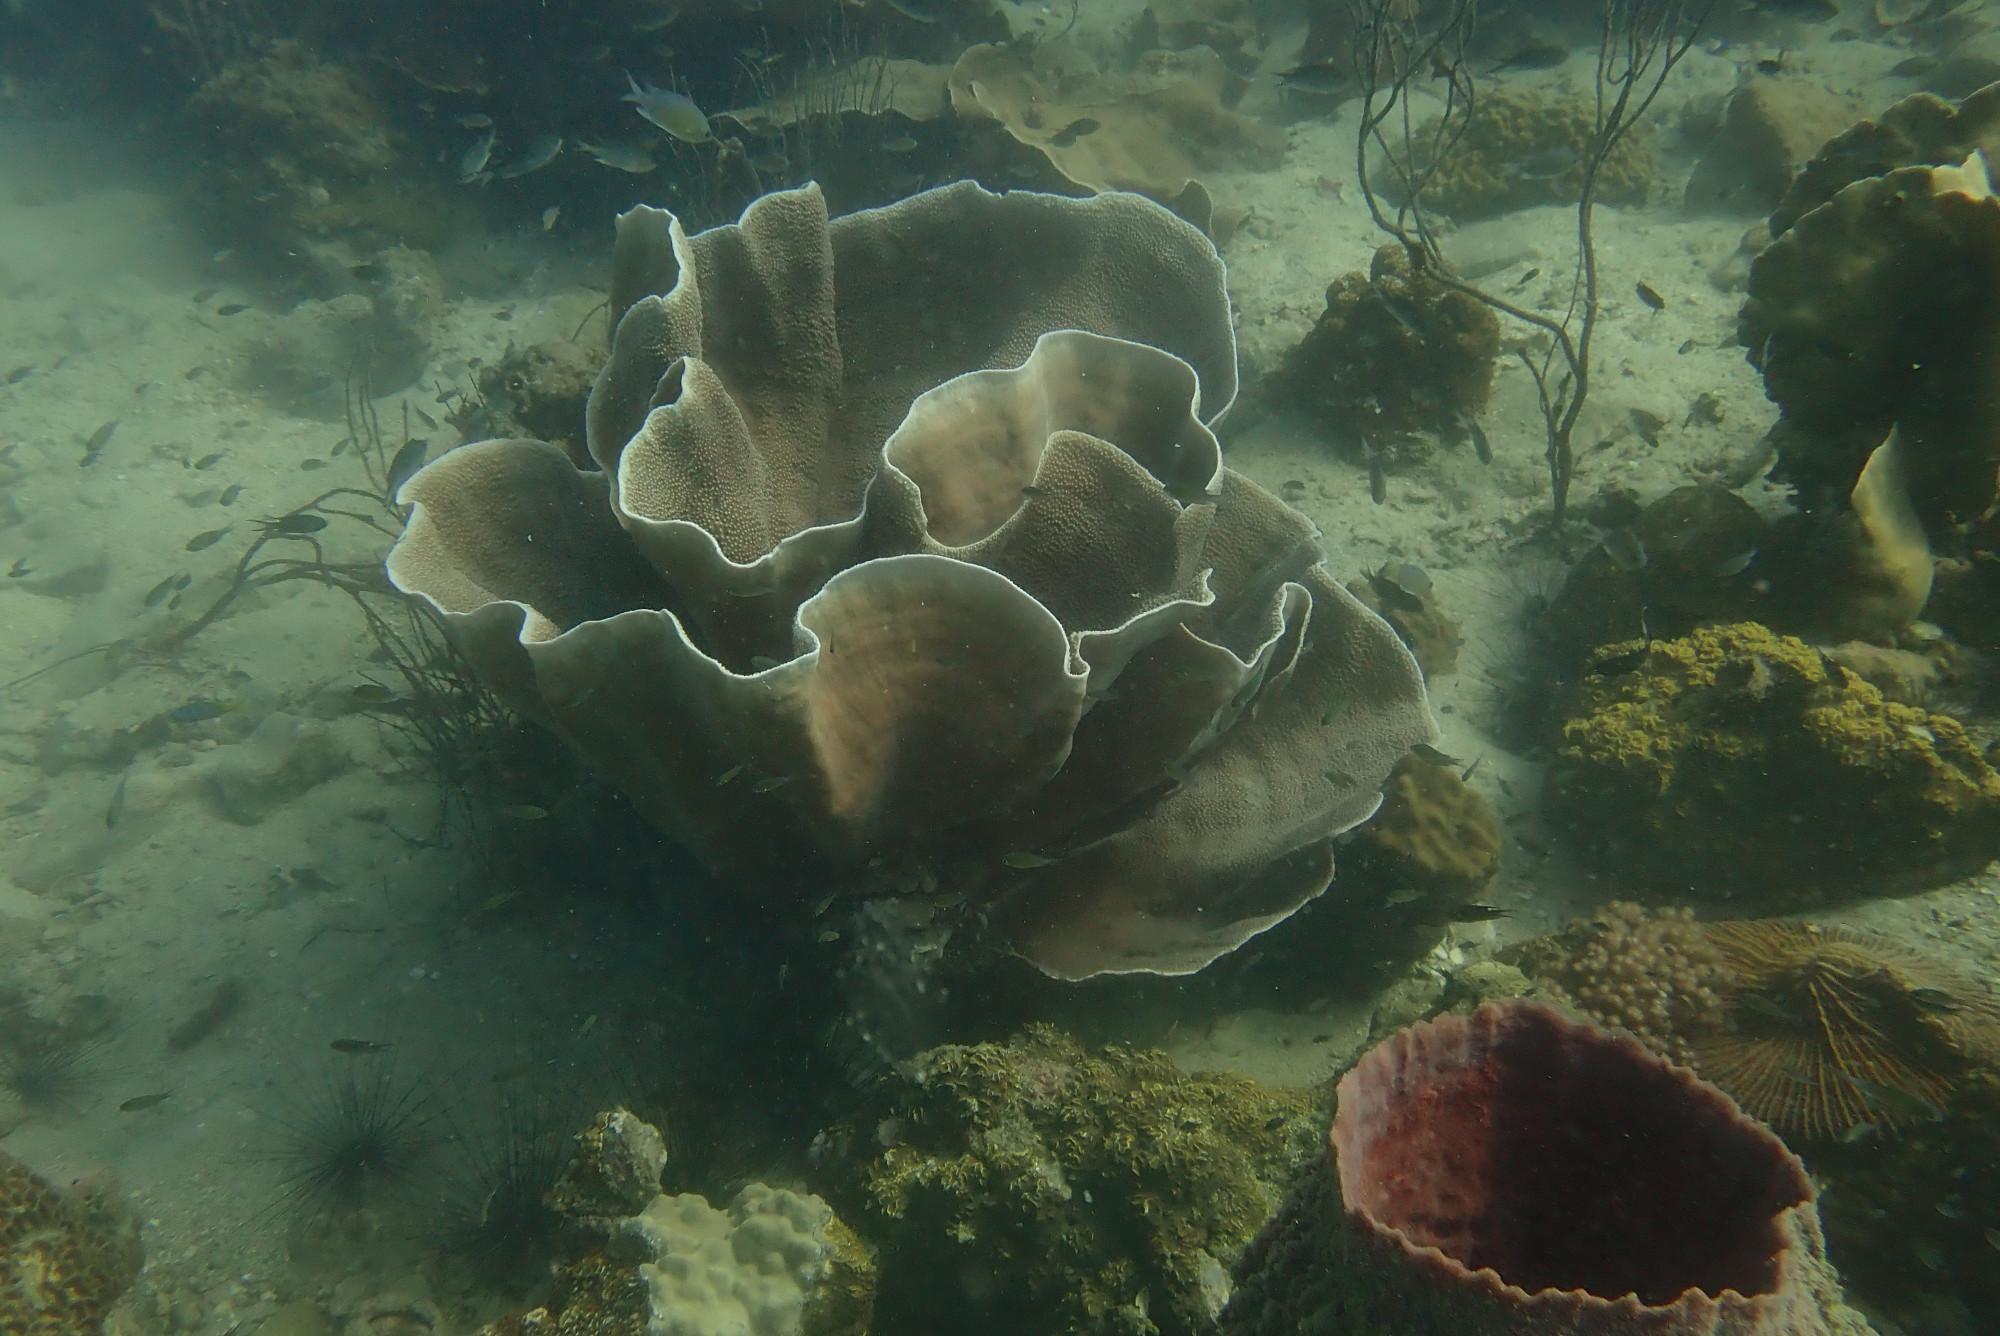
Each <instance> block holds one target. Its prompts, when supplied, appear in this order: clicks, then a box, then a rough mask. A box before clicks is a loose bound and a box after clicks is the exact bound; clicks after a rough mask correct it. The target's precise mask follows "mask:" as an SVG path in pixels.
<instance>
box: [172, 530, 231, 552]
mask: <svg viewBox="0 0 2000 1336" xmlns="http://www.w3.org/2000/svg"><path fill="white" fill-rule="evenodd" d="M235 527H236V526H235V525H233V524H225V525H223V526H222V527H221V528H220V529H209V530H207V531H205V532H203V533H198V534H196V535H195V536H194V537H192V538H190V539H188V540H187V542H185V543H183V544H182V545H181V547H182V549H183V550H184V551H188V552H205V551H207V550H208V549H209V548H211V547H214V546H215V545H216V544H217V543H219V542H221V541H222V539H223V536H224V535H226V534H227V533H228V532H229V531H230V530H231V529H233V528H235Z"/></svg>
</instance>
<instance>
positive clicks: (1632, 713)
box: [1547, 622, 2000, 909]
mask: <svg viewBox="0 0 2000 1336" xmlns="http://www.w3.org/2000/svg"><path fill="white" fill-rule="evenodd" d="M1547 800H1548V806H1549V814H1550V820H1551V822H1552V824H1554V825H1555V826H1556V827H1557V828H1558V829H1560V830H1562V831H1564V832H1565V833H1566V834H1567V835H1568V836H1569V837H1570V839H1571V841H1572V842H1573V844H1574V845H1575V847H1576V848H1577V850H1578V852H1579V853H1580V855H1581V856H1582V857H1583V858H1584V859H1585V861H1586V862H1588V863H1589V864H1591V865H1592V866H1593V867H1594V868H1596V869H1597V870H1598V871H1599V872H1601V873H1603V874H1605V875H1609V876H1614V877H1617V878H1618V879H1620V880H1621V881H1622V882H1624V883H1625V884H1626V885H1628V886H1630V887H1633V888H1634V889H1640V890H1644V891H1647V892H1650V893H1652V894H1655V895H1665V896H1671V897H1673V898H1676V899H1685V898H1690V897H1692V898H1698V899H1703V900H1709V901H1717V900H1720V901H1725V902H1732V903H1734V904H1735V905H1736V906H1737V907H1738V908H1739V909H1752V908H1761V909H1769V908H1786V907H1790V908H1795V907H1797V906H1799V905H1801V904H1805V903H1811V902H1814V901H1821V900H1827V899H1832V898H1836V897H1839V896H1842V895H1852V894H1859V893H1864V892H1867V893H1877V894H1879V893H1882V892H1883V891H1885V890H1894V889H1901V888H1913V887H1916V886H1921V885H1925V884H1932V883H1935V882H1938V881H1947V880H1950V879H1952V878H1954V877H1957V876H1963V875H1965V874H1966V873H1967V872H1969V871H1972V870H1976V869H1977V868H1979V867H1983V866H1984V865H1985V864H1986V863H1987V862H1988V861H1990V860H1991V859H1993V858H1994V857H1995V856H1996V855H2000V774H1996V773H1995V772H1994V770H1993V768H1992V766H1990V765H1988V764H1987V762H1986V761H1985V760H1983V759H1982V758H1981V755H1980V752H1979V748H1978V746H1977V745H1976V744H1975V743H1974V742H1973V740H1972V739H1971V738H1970V737H1968V736H1967V734H1966V731H1965V728H1964V726H1963V725H1962V724H1960V723H1959V722H1958V721H1957V720H1956V719H1953V718H1950V717H1949V716H1947V715H1942V714H1935V713H1931V712H1929V711H1926V710H1924V709H1921V708H1918V707H1915V706H1909V705H1898V704H1894V703H1892V702H1890V701H1887V700H1884V699H1883V696H1882V693H1881V692H1880V691H1879V690H1877V689H1876V688H1875V687H1873V686H1870V685H1869V684H1868V683H1866V682H1864V681H1862V680H1861V679H1860V678H1858V677H1857V676H1855V675H1854V674H1853V673H1850V672H1848V671H1847V670H1846V669H1844V668H1841V667H1840V666H1839V665H1837V664H1835V663H1834V662H1833V661H1832V660H1831V659H1830V658H1828V657H1827V656H1826V655H1825V654H1824V653H1822V652H1821V651H1818V650H1815V649H1813V648H1812V647H1811V646H1809V645H1807V644H1805V643H1804V642H1803V641H1800V640H1797V639H1794V638H1792V637H1790V636H1780V635H1777V634H1775V633H1773V632H1772V631H1770V630H1769V629H1768V628H1766V627H1764V626H1762V625H1760V624H1758V623H1755V622H1739V623H1736V624H1734V625H1729V626H1710V627H1702V628H1699V629H1697V630H1695V631H1693V632H1691V633H1690V634H1689V635H1687V636H1685V637H1683V638H1681V639H1677V640H1645V641H1642V640H1633V641H1625V642H1621V643H1618V644H1613V645H1606V646H1604V647H1602V648H1601V649H1599V650H1598V651H1596V652H1595V653H1594V654H1593V655H1591V657H1590V658H1589V659H1588V660H1587V661H1586V663H1585V667H1584V670H1583V674H1582V676H1581V679H1580V681H1579V683H1578V685H1577V687H1576V692H1575V698H1574V701H1573V703H1572V706H1571V708H1570V711H1569V714H1568V717H1567V719H1566V720H1565V722H1564V724H1563V726H1562V740H1561V747H1560V751H1559V753H1558V756H1557V758H1556V761H1555V764H1554V765H1553V766H1551V768H1550V772H1549V788H1548V796H1547Z"/></svg>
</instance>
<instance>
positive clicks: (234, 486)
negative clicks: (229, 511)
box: [215, 482, 243, 506]
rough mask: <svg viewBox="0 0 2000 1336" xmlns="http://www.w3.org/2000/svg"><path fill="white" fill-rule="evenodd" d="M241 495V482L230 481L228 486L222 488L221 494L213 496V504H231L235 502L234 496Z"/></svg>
mask: <svg viewBox="0 0 2000 1336" xmlns="http://www.w3.org/2000/svg"><path fill="white" fill-rule="evenodd" d="M241 495H243V484H242V483H240V482H232V483H230V484H229V486H227V487H225V488H223V489H222V495H221V496H218V497H217V498H215V504H217V505H218V506H233V505H235V504H236V498H237V497H239V496H241Z"/></svg>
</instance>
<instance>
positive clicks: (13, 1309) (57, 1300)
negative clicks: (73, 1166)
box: [0, 1152, 141, 1336]
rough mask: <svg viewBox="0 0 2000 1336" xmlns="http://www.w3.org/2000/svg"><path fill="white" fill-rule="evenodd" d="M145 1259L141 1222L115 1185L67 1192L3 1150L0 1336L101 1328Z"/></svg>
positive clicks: (59, 1335)
mask: <svg viewBox="0 0 2000 1336" xmlns="http://www.w3.org/2000/svg"><path fill="white" fill-rule="evenodd" d="M140 1257H141V1254H140V1249H139V1230H138V1222H137V1221H136V1220H134V1219H133V1218H132V1217H131V1214H130V1212H129V1211H127V1210H126V1208H125V1205H124V1202H123V1200H122V1198H120V1197H119V1195H118V1191H117V1187H116V1185H115V1183H114V1182H113V1181H112V1180H111V1179H109V1178H104V1179H101V1180H87V1181H85V1182H84V1183H82V1184H79V1185H78V1186H76V1187H73V1188H72V1189H70V1190H69V1191H68V1192H62V1191H59V1190H57V1189H56V1188H54V1187H52V1186H50V1185H49V1184H48V1183H45V1182H43V1181H42V1180H41V1179H40V1178H38V1177H36V1176H35V1175H34V1174H33V1173H31V1172H29V1170H28V1167H27V1166H26V1165H24V1164H22V1163H21V1162H20V1161H19V1160H16V1159H15V1158H13V1157H12V1156H11V1155H8V1154H6V1153H4V1152H0V1331H5V1332H7V1333H8V1336H83V1334H84V1333H90V1332H95V1331H97V1330H99V1328H100V1327H101V1326H102V1325H103V1322H104V1317H105V1314H107V1313H109V1312H110V1311H111V1306H112V1305H113V1304H115V1303H116V1302H118V1298H119V1296H120V1295H122V1294H124V1293H125V1291H126V1289H127V1288H128V1287H129V1286H130V1285H131V1284H132V1282H133V1280H134V1279H136V1278H137V1277H138V1274H139V1266H140Z"/></svg>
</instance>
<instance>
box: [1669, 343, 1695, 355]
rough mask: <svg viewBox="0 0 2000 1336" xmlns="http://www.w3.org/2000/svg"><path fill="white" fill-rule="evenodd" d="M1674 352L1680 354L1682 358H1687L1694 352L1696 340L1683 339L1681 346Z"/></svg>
mask: <svg viewBox="0 0 2000 1336" xmlns="http://www.w3.org/2000/svg"><path fill="white" fill-rule="evenodd" d="M1674 351H1675V352H1676V353H1679V354H1680V355H1681V356H1682V357H1686V356H1687V355H1688V354H1689V353H1691V352H1693V351H1694V340H1693V339H1682V340H1681V346H1680V347H1678V348H1676V349H1674Z"/></svg>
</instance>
